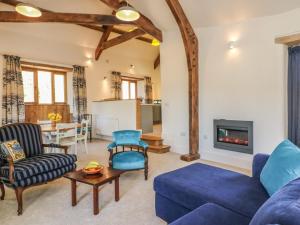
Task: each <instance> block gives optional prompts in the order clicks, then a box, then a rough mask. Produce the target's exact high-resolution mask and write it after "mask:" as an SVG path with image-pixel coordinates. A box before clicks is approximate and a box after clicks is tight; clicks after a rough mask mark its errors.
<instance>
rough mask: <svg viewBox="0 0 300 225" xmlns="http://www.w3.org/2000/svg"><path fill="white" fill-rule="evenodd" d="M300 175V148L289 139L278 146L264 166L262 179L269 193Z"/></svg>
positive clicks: (271, 193)
mask: <svg viewBox="0 0 300 225" xmlns="http://www.w3.org/2000/svg"><path fill="white" fill-rule="evenodd" d="M298 177H300V149H299V148H298V147H297V146H296V145H294V144H293V143H292V142H290V141H289V140H285V141H283V142H282V143H281V144H279V145H278V146H277V148H276V149H275V150H274V152H273V153H272V154H271V156H270V158H269V159H268V161H267V163H266V165H265V166H264V168H263V170H262V172H261V175H260V181H261V183H262V184H263V186H264V187H265V188H266V190H267V192H268V193H269V195H273V194H274V193H275V192H276V191H278V190H279V189H280V188H282V187H283V186H284V185H286V184H288V183H289V182H290V181H292V180H295V179H296V178H298Z"/></svg>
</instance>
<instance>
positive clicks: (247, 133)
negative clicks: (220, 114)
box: [214, 120, 253, 154]
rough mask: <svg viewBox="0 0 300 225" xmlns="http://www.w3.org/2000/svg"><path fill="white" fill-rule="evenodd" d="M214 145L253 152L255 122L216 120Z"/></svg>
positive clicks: (247, 152) (248, 152)
mask: <svg viewBox="0 0 300 225" xmlns="http://www.w3.org/2000/svg"><path fill="white" fill-rule="evenodd" d="M214 147H215V148H218V149H224V150H229V151H234V152H241V153H246V154H253V122H252V121H237V120H214Z"/></svg>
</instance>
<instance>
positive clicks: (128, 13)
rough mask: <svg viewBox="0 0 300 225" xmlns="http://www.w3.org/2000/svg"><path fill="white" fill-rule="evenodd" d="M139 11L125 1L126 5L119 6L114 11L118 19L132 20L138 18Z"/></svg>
mask: <svg viewBox="0 0 300 225" xmlns="http://www.w3.org/2000/svg"><path fill="white" fill-rule="evenodd" d="M140 16H141V15H140V13H139V12H138V11H137V10H135V9H134V8H133V7H132V6H130V5H129V4H128V2H127V5H126V6H122V7H120V8H119V9H118V10H117V12H116V17H117V18H118V19H119V20H122V21H127V22H132V21H136V20H138V19H139V18H140Z"/></svg>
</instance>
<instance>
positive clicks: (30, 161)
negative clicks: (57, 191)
mask: <svg viewBox="0 0 300 225" xmlns="http://www.w3.org/2000/svg"><path fill="white" fill-rule="evenodd" d="M76 161H77V158H76V155H70V154H57V153H49V154H42V155H38V156H34V157H31V158H27V159H24V160H21V161H18V162H16V163H15V164H14V167H15V170H14V178H15V180H16V181H18V180H24V179H26V178H29V177H32V176H36V175H38V174H42V173H47V172H49V171H52V170H56V169H59V168H63V167H66V166H69V165H73V164H75V162H76ZM0 177H4V178H8V177H9V166H8V165H5V166H2V167H1V168H0Z"/></svg>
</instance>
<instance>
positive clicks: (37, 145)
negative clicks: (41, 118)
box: [0, 123, 43, 158]
mask: <svg viewBox="0 0 300 225" xmlns="http://www.w3.org/2000/svg"><path fill="white" fill-rule="evenodd" d="M15 139H16V140H17V141H18V142H19V143H20V145H21V146H22V148H23V149H24V152H25V155H26V157H27V158H28V157H32V156H35V155H39V154H42V153H43V147H42V144H43V142H42V137H41V127H40V126H39V125H36V124H22V123H21V124H11V125H7V126H4V127H0V142H5V141H11V140H15Z"/></svg>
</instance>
